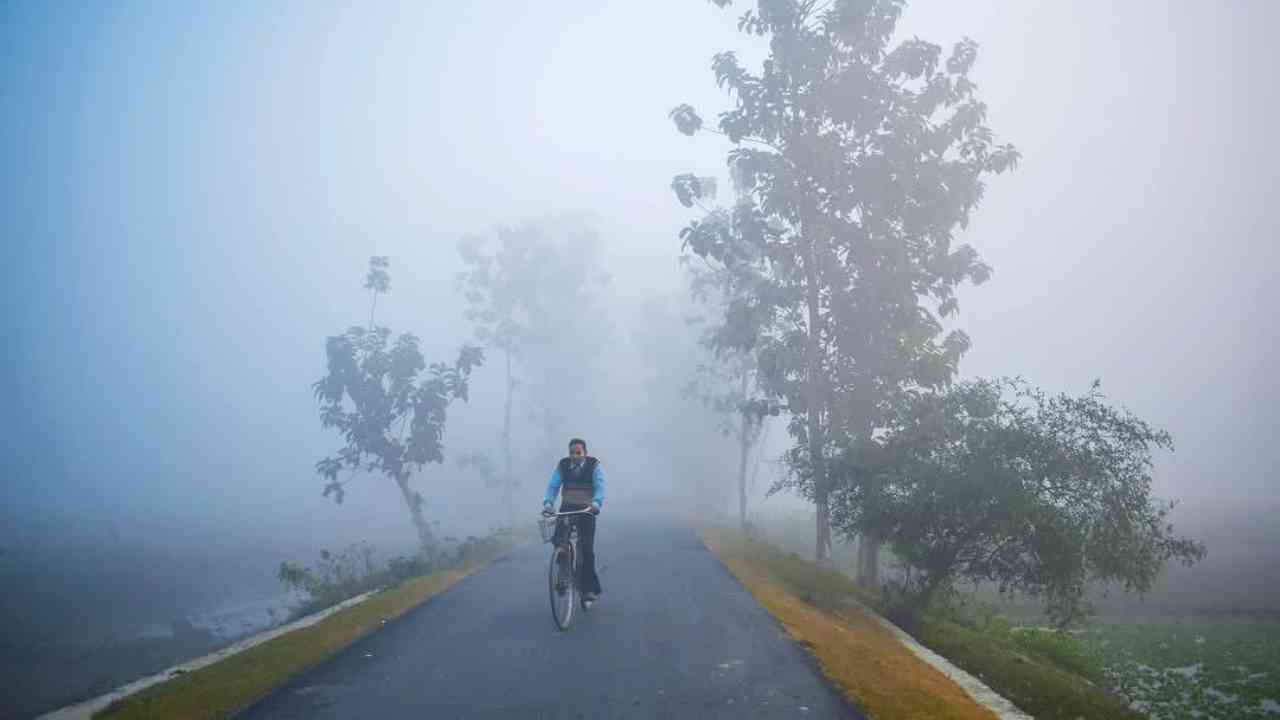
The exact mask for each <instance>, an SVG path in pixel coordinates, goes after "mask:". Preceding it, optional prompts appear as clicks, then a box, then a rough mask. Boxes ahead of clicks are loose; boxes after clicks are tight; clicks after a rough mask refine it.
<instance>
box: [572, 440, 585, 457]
mask: <svg viewBox="0 0 1280 720" xmlns="http://www.w3.org/2000/svg"><path fill="white" fill-rule="evenodd" d="M586 454H587V441H586V440H583V439H582V438H574V439H572V440H570V441H569V457H571V458H580V457H585V456H586Z"/></svg>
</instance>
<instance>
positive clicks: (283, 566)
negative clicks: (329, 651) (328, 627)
mask: <svg viewBox="0 0 1280 720" xmlns="http://www.w3.org/2000/svg"><path fill="white" fill-rule="evenodd" d="M412 568H413V573H412V575H425V574H427V573H429V572H431V567H430V562H429V561H426V560H425V559H416V562H414V563H413V565H412ZM404 572H405V565H404V559H403V558H396V559H395V560H393V561H392V562H391V563H390V564H386V563H383V562H381V561H380V560H378V559H377V558H376V553H375V550H374V548H373V547H372V546H371V545H369V544H368V543H364V542H360V543H353V544H352V545H350V546H348V547H347V548H345V549H343V550H340V551H338V552H330V551H328V550H321V551H320V562H318V563H317V564H316V565H314V566H312V567H307V566H304V565H302V564H300V563H296V562H282V563H280V570H279V571H278V572H277V573H276V577H277V578H278V579H279V580H280V582H281V583H283V584H284V585H285V587H287V588H289V589H291V590H295V591H299V592H303V593H305V594H306V595H307V600H306V602H304V603H302V604H301V605H299V606H298V607H296V608H294V611H293V614H294V617H301V616H303V615H307V614H309V613H313V612H315V611H317V610H322V609H324V608H327V607H331V606H333V605H337V604H338V603H340V602H342V601H343V600H347V599H348V598H353V597H355V596H357V595H359V594H360V593H364V592H368V591H370V590H376V589H379V588H382V587H385V586H387V585H390V584H394V583H395V582H399V581H400V580H403V579H405V578H407V577H410V576H411V575H408V574H403V573H404ZM397 573H400V574H397Z"/></svg>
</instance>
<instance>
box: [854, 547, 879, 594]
mask: <svg viewBox="0 0 1280 720" xmlns="http://www.w3.org/2000/svg"><path fill="white" fill-rule="evenodd" d="M881 545H882V543H881V542H880V540H878V539H876V538H873V537H870V536H868V535H860V536H859V537H858V582H859V583H861V584H862V585H863V586H864V587H866V588H867V589H868V590H876V589H878V588H879V587H880V547H881Z"/></svg>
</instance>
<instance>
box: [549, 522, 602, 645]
mask: <svg viewBox="0 0 1280 720" xmlns="http://www.w3.org/2000/svg"><path fill="white" fill-rule="evenodd" d="M589 514H591V510H590V509H585V510H573V511H571V512H560V513H551V514H547V513H543V515H542V518H541V519H540V520H539V521H538V528H539V530H541V531H542V542H544V543H549V542H552V541H553V540H554V539H555V532H556V527H557V526H558V525H559V524H560V523H561V522H563V523H564V524H565V525H566V530H565V532H564V533H562V535H561V540H560V543H559V544H558V545H555V546H554V547H552V548H551V567H550V568H549V569H548V571H547V583H548V586H549V589H550V592H551V617H552V619H554V620H555V621H556V627H558V628H560V629H561V630H562V631H563V630H568V629H569V626H570V625H572V624H573V606H574V605H575V604H580V605H581V606H582V610H583V612H586V611H587V610H588V609H590V605H588V604H587V601H586V600H585V599H583V596H582V588H580V587H578V578H579V575H580V574H581V571H582V555H581V553H579V552H578V523H577V522H576V521H577V517H576V516H578V515H589ZM562 518H564V519H563V520H562Z"/></svg>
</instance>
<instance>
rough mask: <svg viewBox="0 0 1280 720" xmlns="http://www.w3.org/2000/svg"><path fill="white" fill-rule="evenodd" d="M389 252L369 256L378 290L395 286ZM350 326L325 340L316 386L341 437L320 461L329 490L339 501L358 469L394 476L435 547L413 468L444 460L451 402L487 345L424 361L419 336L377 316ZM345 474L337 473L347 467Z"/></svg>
mask: <svg viewBox="0 0 1280 720" xmlns="http://www.w3.org/2000/svg"><path fill="white" fill-rule="evenodd" d="M388 267H389V262H388V261H387V258H385V257H374V258H370V260H369V274H368V276H367V277H366V282H365V287H366V288H368V289H369V290H370V292H371V294H372V296H373V303H372V307H376V305H377V301H378V295H380V294H383V293H385V292H387V291H388V290H389V289H390V287H391V278H390V275H389V274H388V272H387V268H388ZM372 307H371V309H370V320H369V327H367V328H365V327H360V326H358V325H357V326H353V327H351V328H349V329H348V330H347V331H346V332H345V333H343V334H341V335H334V336H331V337H329V338H328V339H327V340H326V342H325V354H326V356H327V361H328V364H327V367H328V370H327V372H326V374H325V376H324V377H322V378H321V379H320V380H318V381H316V382H315V383H314V384H313V385H312V388H313V389H314V391H315V395H316V399H317V400H318V401H319V403H320V422H321V424H322V425H323V426H324V427H325V428H336V429H337V430H338V432H339V433H340V434H341V436H342V439H343V442H344V445H343V446H342V447H341V448H340V449H338V451H337V452H336V453H335V454H333V455H331V456H329V457H326V458H325V459H323V460H321V461H320V462H318V463H316V470H317V472H319V473H320V475H322V476H323V477H324V478H325V480H326V481H327V482H326V484H325V487H324V496H325V497H333V499H334V500H335V501H336V502H338V503H341V502H342V500H343V498H344V497H345V494H346V486H347V484H348V483H350V482H351V480H352V479H354V478H355V477H356V476H357V474H358V473H367V474H380V475H383V476H385V477H387V478H390V479H391V480H393V481H394V482H395V484H396V486H397V487H398V488H399V489H400V493H401V496H402V497H403V498H404V503H405V506H406V507H407V508H408V510H409V514H410V517H411V518H412V519H413V524H414V528H415V529H416V530H417V533H418V540H419V542H420V543H421V545H422V547H423V550H424V551H426V552H431V551H432V547H433V538H432V535H431V528H430V525H429V524H428V523H427V521H426V518H425V516H424V515H423V505H424V501H423V497H422V495H421V493H419V492H417V491H416V490H413V489H412V488H411V487H410V486H409V479H410V477H411V474H412V472H413V471H414V470H415V469H418V470H420V469H421V468H422V466H423V465H425V464H427V463H441V462H443V461H444V446H443V438H444V426H445V420H446V416H447V410H448V407H449V404H450V403H451V402H452V401H454V400H463V401H465V400H466V399H467V380H468V378H469V377H470V375H471V371H472V369H474V368H476V367H478V366H479V365H480V364H481V363H482V362H483V360H484V354H483V352H482V351H481V350H480V349H479V348H476V347H472V346H469V345H464V346H463V347H462V349H461V351H460V352H459V353H458V359H457V360H456V361H455V362H454V363H453V364H452V365H447V364H445V363H432V364H431V365H430V366H428V365H427V363H426V360H425V359H424V358H423V356H422V352H421V350H420V349H419V341H418V338H417V337H416V336H414V335H412V334H410V333H402V334H400V335H399V336H398V337H396V338H395V340H394V341H392V339H391V330H390V328H387V327H382V326H377V325H375V324H374V322H373V309H372ZM344 471H345V472H346V473H347V477H346V479H339V476H340V475H341V474H342V473H343V472H344Z"/></svg>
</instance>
